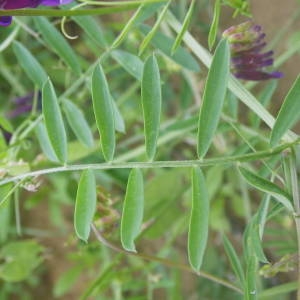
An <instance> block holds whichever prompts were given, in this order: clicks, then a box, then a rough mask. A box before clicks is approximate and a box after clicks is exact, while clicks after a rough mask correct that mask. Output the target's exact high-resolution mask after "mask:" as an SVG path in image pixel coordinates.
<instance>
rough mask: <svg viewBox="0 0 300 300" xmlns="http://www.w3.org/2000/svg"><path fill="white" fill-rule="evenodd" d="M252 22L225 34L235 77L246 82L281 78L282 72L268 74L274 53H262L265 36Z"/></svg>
mask: <svg viewBox="0 0 300 300" xmlns="http://www.w3.org/2000/svg"><path fill="white" fill-rule="evenodd" d="M261 30H262V28H261V26H259V25H255V24H254V23H253V22H252V21H247V22H244V23H242V24H239V25H236V26H232V27H230V28H228V29H227V30H225V31H224V32H223V37H226V38H227V39H228V41H229V43H230V50H231V71H232V73H233V74H234V75H235V77H237V78H240V79H245V80H255V81H258V80H266V79H271V78H281V77H282V76H283V74H282V73H281V72H277V71H274V72H268V71H266V69H265V68H266V67H270V66H272V65H273V62H274V60H273V58H272V56H273V51H267V52H262V50H263V48H264V47H265V46H266V42H265V41H264V38H265V34H264V33H263V32H262V31H261Z"/></svg>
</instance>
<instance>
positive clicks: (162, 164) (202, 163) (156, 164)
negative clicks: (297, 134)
mask: <svg viewBox="0 0 300 300" xmlns="http://www.w3.org/2000/svg"><path fill="white" fill-rule="evenodd" d="M298 143H299V141H298V140H297V141H295V142H293V143H286V144H283V145H280V146H278V147H275V148H272V149H270V150H266V151H258V152H255V153H249V154H244V155H233V156H223V157H217V158H208V159H202V160H180V161H151V162H110V163H98V164H82V165H65V166H62V167H55V168H49V169H43V170H37V171H32V172H28V173H23V174H20V175H17V176H14V177H10V178H5V179H3V180H1V181H0V186H1V185H4V184H7V183H10V182H18V181H20V180H24V179H27V178H31V177H37V176H40V175H46V174H52V173H60V172H70V171H82V170H86V169H93V170H111V169H132V168H141V169H149V168H152V169H154V168H189V167H193V166H199V167H206V166H214V165H220V164H238V163H242V162H247V161H256V160H260V159H262V158H266V157H269V156H273V155H275V154H279V153H281V152H282V151H284V150H285V149H287V148H291V147H292V146H294V145H296V144H298Z"/></svg>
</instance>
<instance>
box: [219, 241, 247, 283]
mask: <svg viewBox="0 0 300 300" xmlns="http://www.w3.org/2000/svg"><path fill="white" fill-rule="evenodd" d="M223 245H224V249H225V252H226V254H227V256H228V258H229V260H230V264H231V266H232V268H233V271H234V273H235V275H236V277H237V278H238V279H239V281H240V283H241V285H242V286H244V285H245V275H244V270H243V267H242V264H241V262H240V260H239V257H238V255H237V253H236V251H235V249H234V248H233V246H232V244H231V242H230V241H229V240H228V239H227V237H226V236H225V235H224V236H223Z"/></svg>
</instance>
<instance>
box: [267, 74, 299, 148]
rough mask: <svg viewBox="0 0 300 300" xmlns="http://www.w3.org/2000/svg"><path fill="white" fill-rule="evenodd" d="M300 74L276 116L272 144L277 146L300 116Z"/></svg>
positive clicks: (271, 138)
mask: <svg viewBox="0 0 300 300" xmlns="http://www.w3.org/2000/svg"><path fill="white" fill-rule="evenodd" d="M299 98H300V76H298V77H297V79H296V81H295V82H294V84H293V86H292V87H291V89H290V90H289V92H288V94H287V96H286V97H285V99H284V102H283V104H282V106H281V108H280V111H279V113H278V116H277V118H276V121H275V124H274V127H273V129H272V133H271V137H270V145H271V146H275V145H276V144H277V143H278V142H279V140H280V139H281V137H282V136H283V135H284V134H285V133H286V132H287V131H288V130H289V129H290V128H291V127H292V126H293V125H295V123H296V122H297V121H299V117H300V101H299Z"/></svg>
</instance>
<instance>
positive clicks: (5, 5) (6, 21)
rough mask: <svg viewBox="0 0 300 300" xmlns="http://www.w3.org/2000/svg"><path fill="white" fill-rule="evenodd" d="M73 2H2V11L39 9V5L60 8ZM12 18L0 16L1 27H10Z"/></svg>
mask: <svg viewBox="0 0 300 300" xmlns="http://www.w3.org/2000/svg"><path fill="white" fill-rule="evenodd" d="M72 1H73V0H0V9H19V8H26V7H31V8H34V7H37V6H39V5H45V6H58V5H63V4H67V3H70V2H72ZM11 20H12V17H10V16H2V17H1V16H0V26H8V25H10V23H11Z"/></svg>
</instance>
